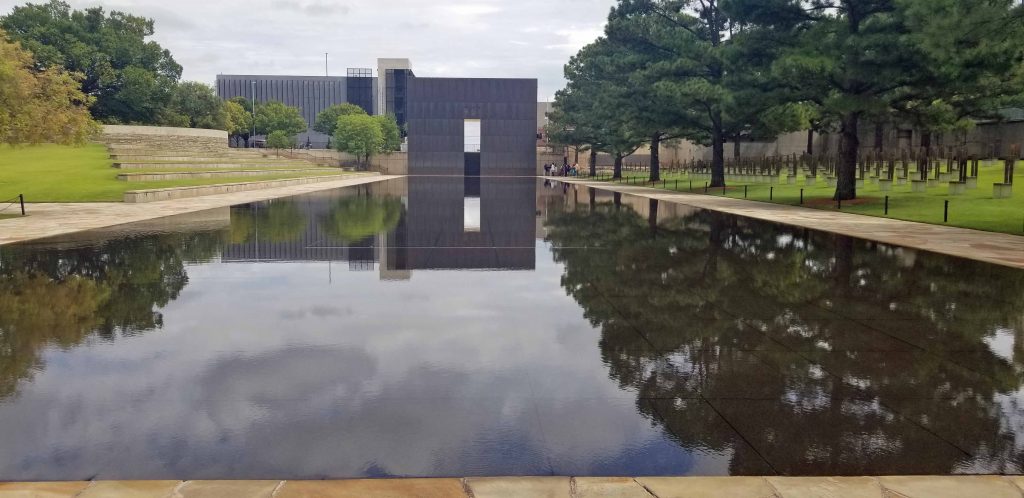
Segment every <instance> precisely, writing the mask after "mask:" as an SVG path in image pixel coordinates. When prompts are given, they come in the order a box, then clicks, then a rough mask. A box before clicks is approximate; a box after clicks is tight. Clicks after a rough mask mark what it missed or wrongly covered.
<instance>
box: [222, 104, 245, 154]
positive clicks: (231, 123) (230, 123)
mask: <svg viewBox="0 0 1024 498" xmlns="http://www.w3.org/2000/svg"><path fill="white" fill-rule="evenodd" d="M242 100H245V99H242ZM224 112H225V114H226V115H227V131H228V133H229V134H230V135H231V136H232V137H239V138H241V139H242V140H245V143H246V145H248V144H249V135H250V134H252V113H251V112H250V111H247V110H246V109H245V107H242V105H241V104H239V103H238V102H235V101H234V100H229V101H227V102H225V103H224Z"/></svg>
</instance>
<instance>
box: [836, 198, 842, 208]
mask: <svg viewBox="0 0 1024 498" xmlns="http://www.w3.org/2000/svg"><path fill="white" fill-rule="evenodd" d="M836 209H837V210H842V209H843V200H842V199H836Z"/></svg>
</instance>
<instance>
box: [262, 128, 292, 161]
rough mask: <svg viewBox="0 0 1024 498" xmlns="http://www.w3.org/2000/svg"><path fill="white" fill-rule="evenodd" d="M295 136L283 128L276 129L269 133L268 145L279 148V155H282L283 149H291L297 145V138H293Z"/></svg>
mask: <svg viewBox="0 0 1024 498" xmlns="http://www.w3.org/2000/svg"><path fill="white" fill-rule="evenodd" d="M294 136H295V135H290V134H288V133H287V132H285V131H282V130H274V131H272V132H270V134H269V135H267V147H269V148H271V149H277V150H278V155H280V154H281V152H280V151H281V149H290V148H292V147H294V146H295V140H294V139H293V138H292V137H294Z"/></svg>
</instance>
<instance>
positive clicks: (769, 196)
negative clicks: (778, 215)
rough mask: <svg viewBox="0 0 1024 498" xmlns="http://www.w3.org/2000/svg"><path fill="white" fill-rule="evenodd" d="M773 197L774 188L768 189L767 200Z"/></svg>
mask: <svg viewBox="0 0 1024 498" xmlns="http://www.w3.org/2000/svg"><path fill="white" fill-rule="evenodd" d="M774 197H775V187H768V200H769V201H770V200H772V198H774Z"/></svg>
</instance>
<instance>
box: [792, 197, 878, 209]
mask: <svg viewBox="0 0 1024 498" xmlns="http://www.w3.org/2000/svg"><path fill="white" fill-rule="evenodd" d="M876 202H879V199H878V197H858V198H856V199H852V200H845V201H843V205H844V206H860V205H861V204H874V203H876ZM804 205H805V206H807V207H813V208H834V207H836V201H834V200H832V199H805V200H804Z"/></svg>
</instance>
